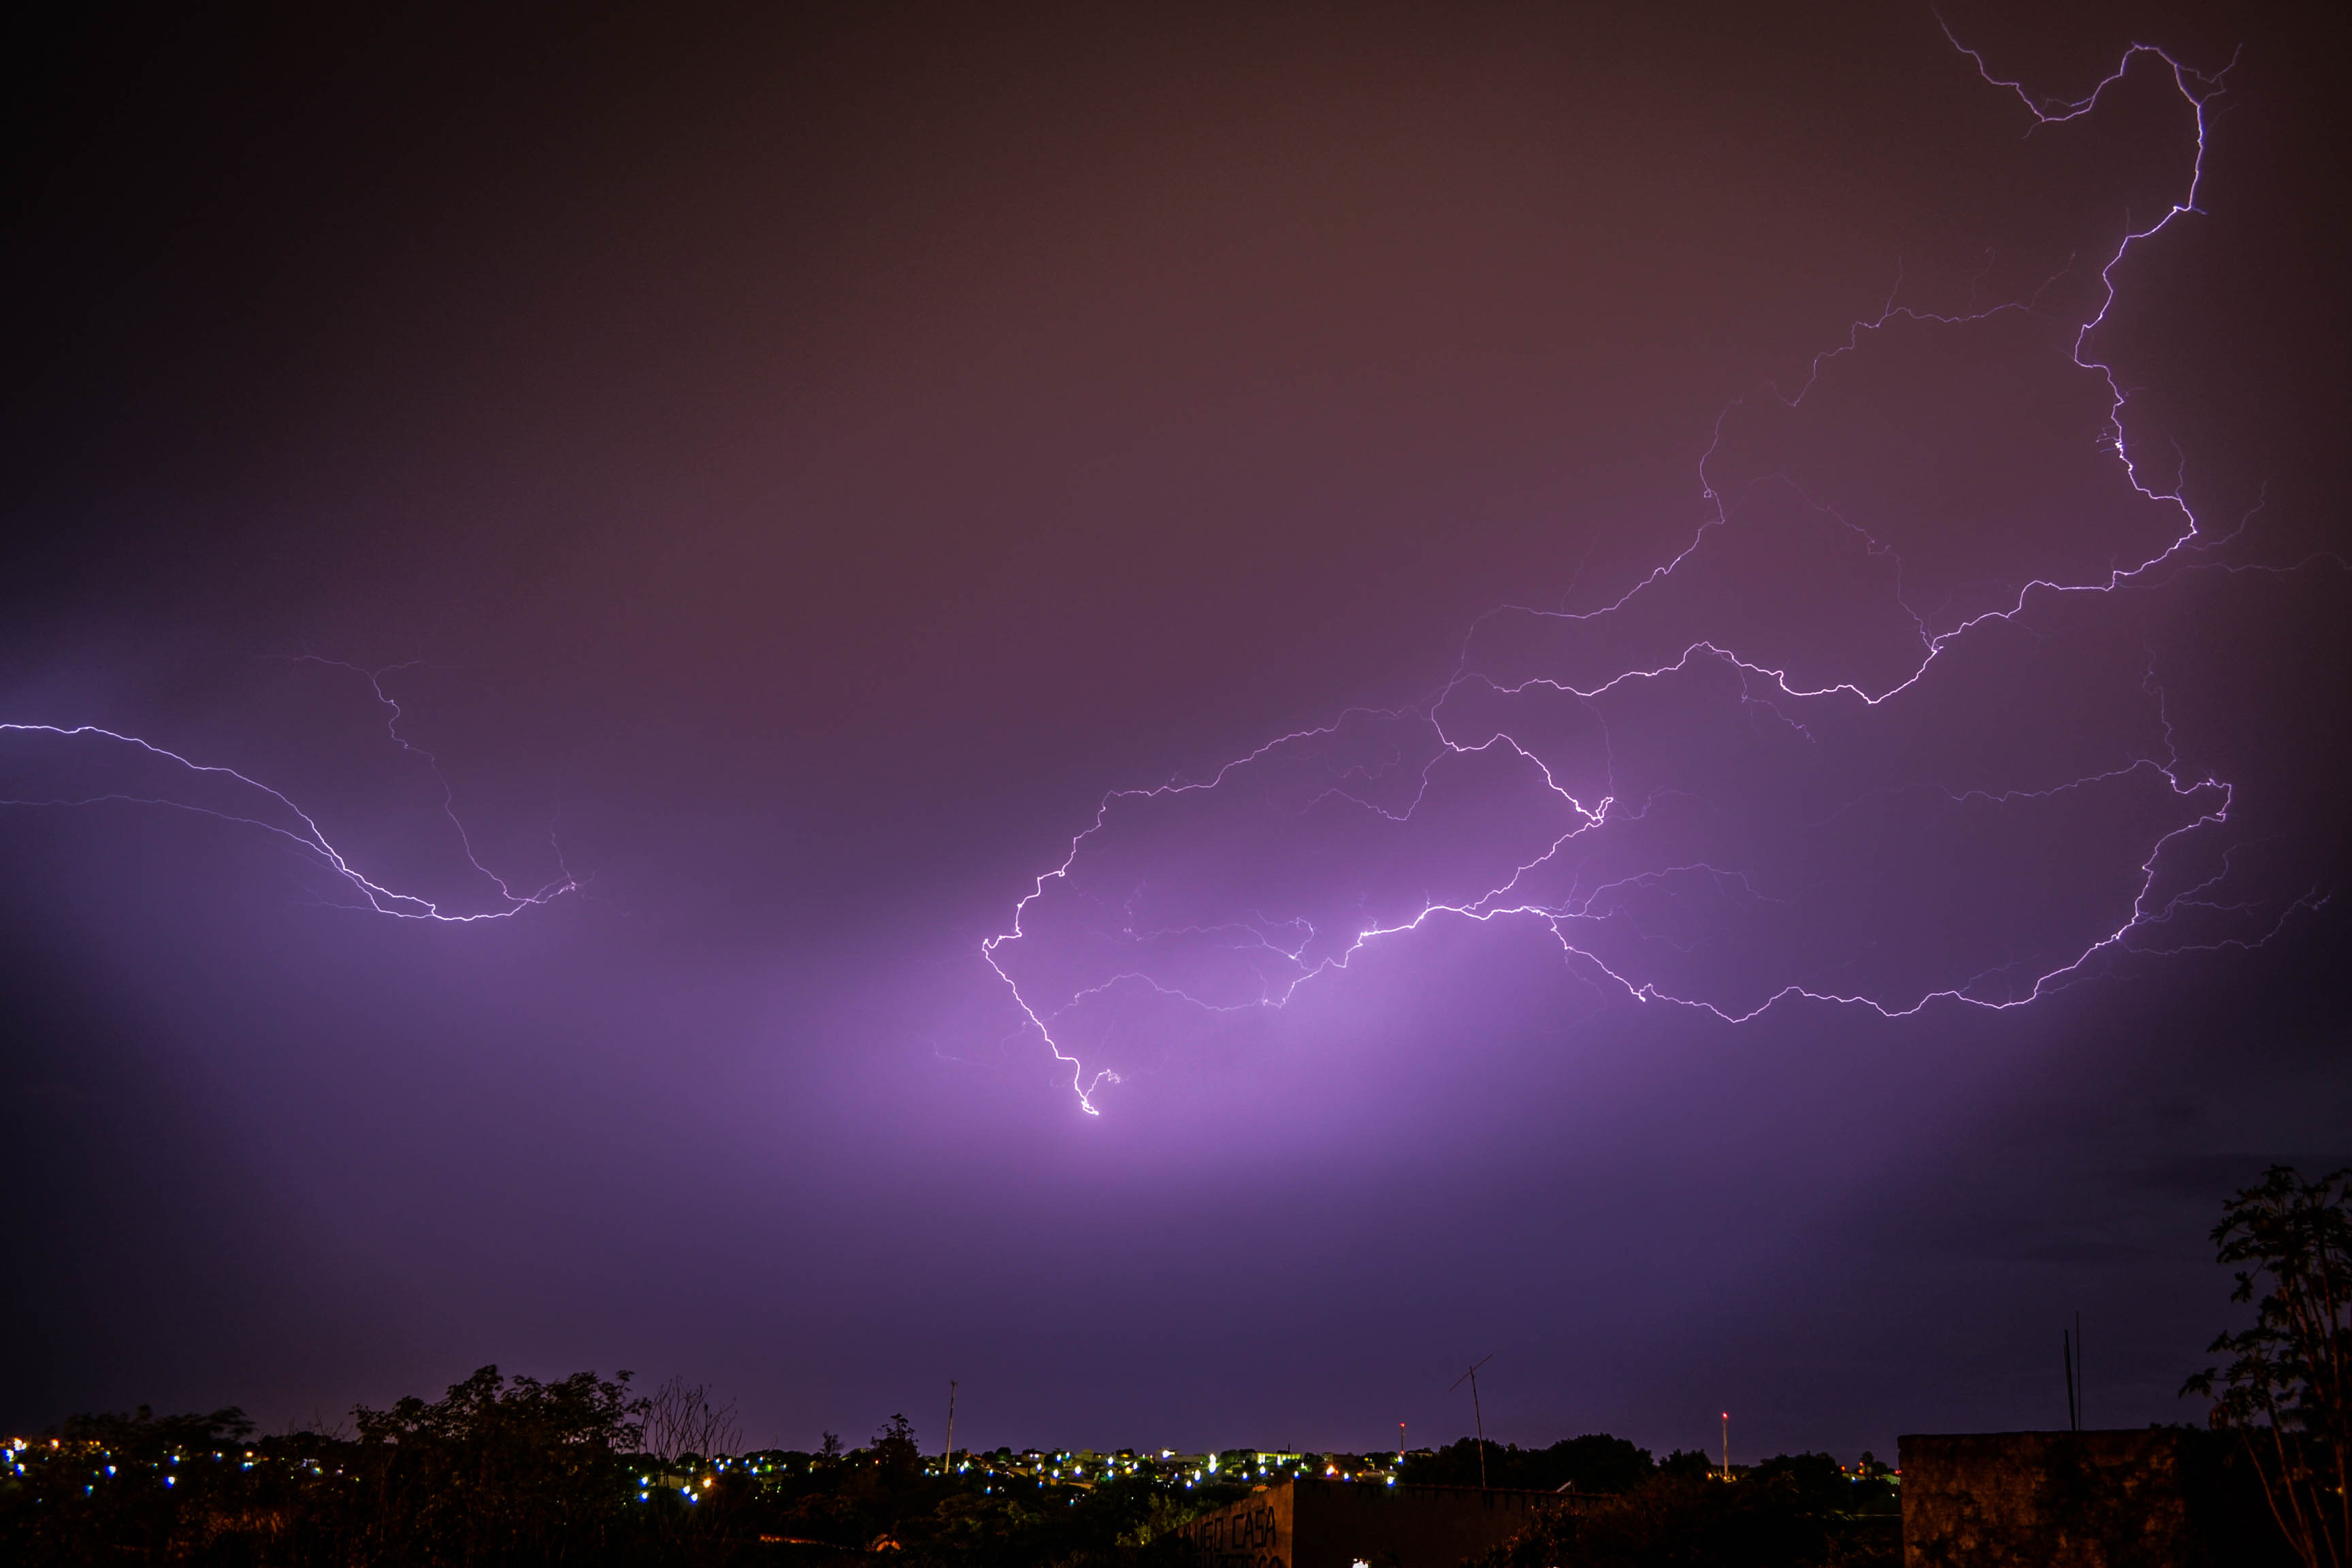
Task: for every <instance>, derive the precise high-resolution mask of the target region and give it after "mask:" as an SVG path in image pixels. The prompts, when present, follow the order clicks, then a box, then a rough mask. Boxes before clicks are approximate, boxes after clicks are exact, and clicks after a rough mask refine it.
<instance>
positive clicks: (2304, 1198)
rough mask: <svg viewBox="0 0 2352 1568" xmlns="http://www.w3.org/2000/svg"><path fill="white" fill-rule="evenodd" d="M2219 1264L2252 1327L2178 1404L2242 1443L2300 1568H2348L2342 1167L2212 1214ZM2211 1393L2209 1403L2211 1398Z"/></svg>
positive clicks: (2346, 1193) (2351, 1413) (2351, 1271)
mask: <svg viewBox="0 0 2352 1568" xmlns="http://www.w3.org/2000/svg"><path fill="white" fill-rule="evenodd" d="M2213 1243H2214V1246H2215V1247H2216V1248H2217V1250H2218V1254H2219V1261H2220V1262H2221V1263H2222V1264H2224V1265H2225V1266H2227V1265H2242V1266H2243V1267H2241V1268H2238V1270H2237V1280H2238V1284H2237V1289H2234V1290H2232V1291H2231V1294H2230V1299H2231V1300H2233V1301H2250V1302H2252V1303H2254V1322H2253V1326H2252V1327H2251V1328H2249V1329H2245V1330H2242V1331H2240V1332H2237V1333H2225V1334H2222V1335H2221V1337H2219V1338H2218V1339H2216V1340H2215V1341H2214V1342H2212V1344H2211V1345H2210V1347H2208V1348H2209V1350H2210V1352H2213V1353H2215V1354H2221V1355H2228V1356H2230V1357H2231V1362H2230V1364H2229V1365H2228V1366H2227V1367H2226V1368H2222V1367H2208V1368H2206V1369H2205V1370H2204V1371H2203V1372H2200V1373H2198V1374H2197V1375H2196V1376H2194V1377H2192V1378H2190V1379H2189V1382H2188V1384H2187V1385H2186V1386H2185V1387H2183V1388H2182V1390H2181V1392H2182V1393H2183V1394H2204V1395H2207V1396H2208V1397H2210V1398H2211V1399H2212V1401H2213V1411H2212V1423H2213V1425H2214V1426H2216V1427H2220V1428H2224V1429H2231V1430H2235V1431H2237V1432H2238V1433H2240V1434H2241V1435H2242V1437H2243V1438H2244V1441H2245V1443H2246V1447H2247V1452H2248V1453H2249V1454H2250V1455H2251V1456H2252V1458H2253V1460H2254V1463H2255V1465H2256V1467H2257V1468H2258V1469H2259V1470H2260V1472H2261V1475H2262V1479H2263V1492H2264V1494H2265V1495H2266V1496H2267V1497H2268V1498H2269V1500H2270V1506H2271V1511H2272V1513H2273V1516H2275V1517H2276V1519H2277V1520H2278V1522H2279V1528H2280V1529H2281V1530H2283V1531H2285V1532H2286V1536H2287V1539H2288V1541H2289V1542H2291V1543H2292V1544H2293V1545H2294V1550H2295V1552H2296V1553H2297V1554H2298V1555H2299V1556H2300V1557H2301V1558H2302V1559H2303V1561H2304V1563H2305V1564H2307V1565H2308V1568H2347V1563H2352V1168H2347V1169H2345V1170H2339V1171H2334V1172H2331V1173H2328V1174H2327V1175H2325V1176H2322V1177H2321V1178H2320V1179H2319V1180H2317V1181H2316V1182H2306V1181H2305V1180H2304V1179H2303V1177H2302V1175H2301V1174H2300V1173H2297V1172H2296V1171H2295V1170H2294V1167H2292V1166H2289V1165H2273V1166H2272V1167H2271V1169H2270V1173H2268V1174H2267V1175H2266V1176H2264V1177H2263V1180H2262V1181H2261V1182H2260V1183H2259V1184H2256V1185H2254V1186H2251V1187H2247V1188H2245V1189H2243V1190H2242V1191H2241V1192H2239V1193H2237V1194H2235V1195H2233V1196H2232V1197H2231V1198H2230V1200H2229V1201H2228V1202H2227V1203H2225V1204H2223V1205H2222V1206H2221V1224H2220V1225H2218V1226H2214V1227H2213ZM2217 1386H2218V1388H2219V1389H2220V1392H2219V1393H2218V1394H2217V1393H2216V1392H2215V1389H2216V1388H2217Z"/></svg>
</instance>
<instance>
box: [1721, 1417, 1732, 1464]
mask: <svg viewBox="0 0 2352 1568" xmlns="http://www.w3.org/2000/svg"><path fill="white" fill-rule="evenodd" d="M1723 1479H1725V1480H1729V1479H1731V1412H1730V1411H1728V1410H1727V1411H1725V1412H1724V1413H1723Z"/></svg>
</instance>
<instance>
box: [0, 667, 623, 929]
mask: <svg viewBox="0 0 2352 1568" xmlns="http://www.w3.org/2000/svg"><path fill="white" fill-rule="evenodd" d="M289 662H294V663H300V664H315V665H320V666H323V667H326V668H334V669H342V670H349V671H351V672H352V674H354V675H357V676H359V677H360V678H361V679H363V680H365V681H366V682H367V684H368V689H369V691H370V692H371V693H372V694H373V697H374V700H375V701H376V703H377V705H378V706H379V707H381V708H382V709H383V710H384V715H385V717H384V730H385V733H386V734H387V735H388V736H389V737H390V739H391V741H392V742H393V744H394V745H395V746H397V747H398V748H399V749H400V750H401V751H402V752H406V753H408V754H409V755H412V756H415V757H417V758H419V759H420V760H422V761H423V762H424V763H425V766H426V767H427V768H428V769H430V770H431V772H432V773H433V777H434V780H435V782H436V783H437V784H439V785H440V786H441V809H442V812H443V815H444V816H446V817H447V818H448V820H449V823H450V825H451V826H452V827H454V828H455V829H456V831H457V842H458V845H459V847H460V851H461V852H462V854H463V855H464V857H465V859H466V863H467V865H468V866H470V867H471V868H473V869H474V870H475V871H476V872H478V873H479V874H480V875H481V876H482V877H483V878H484V879H486V880H487V881H488V883H489V884H490V885H491V886H492V887H494V888H496V889H498V890H497V893H496V894H495V902H494V904H493V907H491V908H488V909H483V910H455V911H453V910H448V909H445V908H444V907H443V906H442V904H441V903H440V902H439V901H436V900H432V899H427V898H425V897H422V896H421V895H418V894H415V893H404V892H401V891H399V890H397V889H394V888H391V887H387V886H386V885H385V884H383V883H382V882H380V881H377V880H376V879H373V878H372V877H370V876H369V875H368V874H367V873H365V872H364V871H362V870H361V869H360V868H358V867H357V866H356V865H354V864H353V863H352V860H351V858H349V857H348V856H346V855H345V854H344V853H343V851H342V850H341V849H339V848H337V847H335V845H334V844H333V843H332V842H331V840H330V839H329V838H328V837H327V835H326V832H325V830H324V829H322V828H321V827H320V826H319V822H318V819H317V818H316V817H314V816H311V814H310V813H309V812H307V811H305V810H303V809H302V808H301V807H300V806H299V805H296V804H295V803H294V802H293V801H292V800H291V799H290V798H289V797H288V796H287V795H284V794H282V793H281V792H279V791H278V790H276V789H273V788H272V787H270V786H269V785H268V784H263V783H262V782H261V781H260V780H258V779H256V778H254V777H252V776H250V775H249V774H247V773H241V772H239V771H238V770H237V769H236V768H232V767H225V766H222V765H220V764H218V763H199V762H196V761H194V760H193V759H191V758H189V757H187V756H185V755H184V754H183V753H181V752H175V751H173V750H171V749H170V748H168V747H164V746H160V745H157V744H155V743H154V742H152V741H148V740H145V739H142V737H140V736H137V735H131V734H126V733H123V732H122V731H116V730H110V729H107V728H105V727H103V726H101V725H98V724H70V725H65V724H40V723H22V722H12V723H0V735H21V736H26V737H28V738H32V739H34V740H36V741H41V742H47V741H55V742H63V743H65V744H66V746H67V747H68V748H82V747H91V746H95V747H99V748H103V749H104V750H106V751H110V752H120V753H127V754H128V755H129V757H130V758H131V760H133V761H134V762H147V763H162V764H163V765H164V768H165V771H166V773H167V774H168V775H169V776H172V777H175V778H179V779H182V780H184V782H185V783H186V784H188V785H190V786H192V787H191V788H190V790H189V791H188V793H189V794H194V793H195V790H196V789H197V788H200V787H205V786H213V787H218V786H226V791H227V793H228V795H229V796H230V797H231V798H232V800H233V801H242V802H245V803H248V804H242V805H240V804H220V805H207V804H205V802H204V801H202V800H198V799H190V798H186V795H170V794H163V793H154V792H148V791H135V790H123V789H118V790H106V791H100V792H96V793H78V794H58V795H47V796H43V797H19V798H13V799H0V805H13V806H94V805H143V806H153V807H159V808H162V809H164V810H170V811H183V812H188V813H191V814H193V815H195V816H209V817H213V818H215V819H216V820H218V821H222V822H227V823H232V824H235V825H236V826H242V827H251V828H256V829H258V830H259V831H261V832H263V833H266V834H268V835H270V836H272V837H276V838H278V839H279V840H281V841H283V842H284V843H287V844H289V845H291V846H292V847H294V848H296V849H297V850H299V852H301V853H302V854H303V855H304V856H305V857H307V858H310V859H311V860H314V861H316V862H317V863H318V864H320V866H322V867H324V868H326V869H327V870H328V871H329V872H330V873H331V874H332V876H333V877H334V878H335V879H337V880H339V881H341V883H342V884H343V885H344V886H345V887H346V888H348V889H350V890H351V892H352V894H353V895H354V896H355V901H354V902H353V903H352V905H351V906H350V907H352V908H354V909H363V910H371V911H373V912H374V913H376V914H380V915H389V916H392V917H393V918H394V919H396V920H406V921H433V922H436V923H439V924H444V925H474V924H478V923H480V922H482V921H502V920H509V919H512V918H513V917H514V916H516V915H518V914H520V913H521V912H522V911H523V910H530V909H537V908H539V907H540V906H541V905H544V904H548V903H551V902H552V901H554V900H557V899H560V898H562V897H563V896H564V895H565V894H567V893H572V892H576V891H578V890H579V889H580V886H581V883H580V880H579V879H578V878H577V877H575V876H573V875H572V871H571V869H570V868H569V867H567V866H565V865H564V864H563V851H562V844H561V843H556V842H555V840H554V835H553V833H552V832H551V833H550V835H549V838H550V842H551V843H553V844H554V848H555V856H556V865H557V868H558V870H557V875H556V876H555V878H554V879H551V880H550V881H548V882H547V883H545V884H543V885H541V886H540V887H538V888H526V889H518V888H516V887H515V886H514V885H513V884H511V883H509V881H508V880H507V879H505V878H503V877H501V876H499V874H498V873H496V872H494V871H492V870H491V869H490V868H488V867H487V866H485V865H483V864H482V861H481V859H480V858H479V857H478V856H477V855H476V854H475V851H474V842H473V838H472V836H471V835H470V834H469V833H468V832H467V827H466V824H465V823H464V821H463V820H461V819H460V818H459V816H458V815H457V791H456V790H455V788H454V787H452V786H451V784H450V783H449V780H448V778H447V776H446V774H444V773H442V771H441V764H440V762H439V760H438V759H437V758H436V757H435V756H434V754H433V753H432V752H428V751H426V750H425V749H424V748H423V747H421V746H418V745H415V743H413V742H410V741H408V740H407V739H406V738H405V737H404V736H403V735H402V734H401V732H400V721H401V718H402V713H401V707H400V704H399V703H398V702H397V701H395V700H394V699H393V698H392V696H391V695H390V694H389V693H387V692H386V691H385V690H384V688H383V678H384V677H385V676H387V675H390V674H392V673H393V672H394V671H395V670H401V669H409V668H415V664H414V663H413V662H412V663H409V664H396V665H388V666H386V667H384V668H382V669H373V670H371V669H364V668H361V667H360V666H358V665H354V664H346V663H344V662H342V661H341V660H340V659H329V658H318V657H316V656H313V655H303V656H300V657H299V658H295V659H292V660H290V661H289Z"/></svg>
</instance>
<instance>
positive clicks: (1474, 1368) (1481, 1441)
mask: <svg viewBox="0 0 2352 1568" xmlns="http://www.w3.org/2000/svg"><path fill="white" fill-rule="evenodd" d="M1494 1359H1495V1358H1494V1357H1493V1356H1492V1355H1483V1356H1480V1357H1479V1358H1478V1359H1477V1360H1476V1361H1474V1362H1472V1363H1470V1370H1469V1371H1468V1372H1465V1373H1463V1374H1462V1375H1461V1376H1460V1377H1457V1378H1455V1379H1454V1388H1459V1387H1461V1386H1462V1385H1463V1384H1465V1383H1466V1384H1469V1385H1470V1415H1471V1416H1472V1418H1473V1419H1475V1421H1476V1422H1477V1423H1478V1489H1479V1490H1480V1491H1485V1490H1486V1414H1485V1413H1484V1412H1483V1411H1481V1410H1480V1409H1479V1408H1478V1369H1479V1368H1480V1367H1482V1366H1485V1365H1486V1363H1488V1362H1490V1361H1493V1360H1494ZM1454 1388H1449V1389H1447V1390H1446V1391H1445V1392H1446V1393H1448V1394H1451V1393H1453V1392H1454ZM1397 1425H1398V1426H1400V1427H1402V1426H1403V1425H1404V1424H1403V1423H1402V1422H1399V1423H1398V1424H1397Z"/></svg>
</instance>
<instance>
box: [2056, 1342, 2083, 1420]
mask: <svg viewBox="0 0 2352 1568" xmlns="http://www.w3.org/2000/svg"><path fill="white" fill-rule="evenodd" d="M2058 1348H2059V1349H2060V1350H2061V1351H2063V1352H2065V1356H2066V1430H2067V1431H2069V1432H2080V1431H2081V1430H2082V1429H2083V1423H2082V1419H2081V1414H2080V1411H2079V1408H2078V1407H2077V1405H2075V1403H2074V1335H2072V1334H2070V1333H2068V1332H2067V1331H2065V1330H2063V1329H2061V1330H2059V1331H2058Z"/></svg>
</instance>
